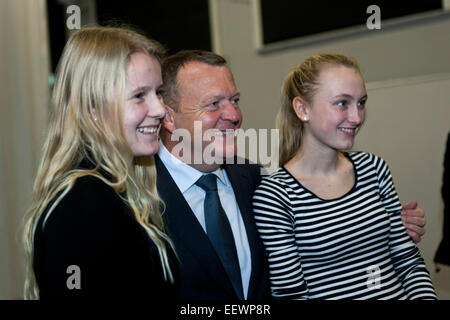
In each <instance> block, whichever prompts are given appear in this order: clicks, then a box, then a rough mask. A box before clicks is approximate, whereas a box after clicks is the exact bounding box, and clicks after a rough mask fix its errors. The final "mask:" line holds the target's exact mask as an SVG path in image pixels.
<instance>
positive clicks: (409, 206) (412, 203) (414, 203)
mask: <svg viewBox="0 0 450 320" xmlns="http://www.w3.org/2000/svg"><path fill="white" fill-rule="evenodd" d="M415 208H417V201H416V200H412V201H410V202H409V203H405V204H402V209H403V210H406V209H415Z"/></svg>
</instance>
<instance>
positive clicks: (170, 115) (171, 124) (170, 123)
mask: <svg viewBox="0 0 450 320" xmlns="http://www.w3.org/2000/svg"><path fill="white" fill-rule="evenodd" d="M166 108H167V112H166V116H165V117H164V118H163V120H162V125H163V127H164V129H166V130H167V132H169V133H170V134H172V133H173V131H174V130H175V129H176V126H175V119H174V113H175V111H174V110H173V109H172V108H171V107H169V106H167V105H166Z"/></svg>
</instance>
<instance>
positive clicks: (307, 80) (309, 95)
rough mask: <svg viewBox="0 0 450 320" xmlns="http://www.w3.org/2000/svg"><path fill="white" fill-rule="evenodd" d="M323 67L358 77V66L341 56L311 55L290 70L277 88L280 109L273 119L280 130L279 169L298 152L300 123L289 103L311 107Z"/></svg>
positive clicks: (300, 131)
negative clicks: (347, 70) (344, 69)
mask: <svg viewBox="0 0 450 320" xmlns="http://www.w3.org/2000/svg"><path fill="white" fill-rule="evenodd" d="M325 66H345V67H348V68H352V69H354V70H356V71H358V72H359V73H360V69H359V65H358V63H357V62H356V61H355V60H354V59H352V58H349V57H347V56H344V55H341V54H330V53H322V54H316V55H313V56H311V57H309V58H307V59H306V60H304V61H303V62H302V63H301V64H299V65H297V66H296V67H294V68H293V69H292V70H291V71H290V72H289V74H288V75H287V77H286V79H285V80H284V83H283V86H282V88H281V107H280V110H279V111H278V115H277V127H278V129H279V130H280V140H279V165H280V166H283V165H285V164H286V163H287V162H288V161H289V160H290V159H292V158H293V157H294V156H295V155H296V153H297V152H298V150H299V149H300V146H301V142H302V134H303V123H302V122H301V121H300V119H299V118H298V117H297V114H296V113H295V111H294V108H293V106H292V102H293V100H294V98H295V97H300V98H301V99H302V100H303V101H305V102H306V103H309V104H310V103H311V102H312V99H313V96H314V94H315V92H316V90H317V88H318V86H319V76H320V72H321V71H322V70H323V68H324V67H325Z"/></svg>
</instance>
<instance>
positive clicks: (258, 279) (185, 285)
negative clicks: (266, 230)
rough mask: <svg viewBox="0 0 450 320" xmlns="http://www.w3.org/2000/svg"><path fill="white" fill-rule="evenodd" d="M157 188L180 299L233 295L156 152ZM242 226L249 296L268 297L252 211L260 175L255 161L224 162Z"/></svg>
mask: <svg viewBox="0 0 450 320" xmlns="http://www.w3.org/2000/svg"><path fill="white" fill-rule="evenodd" d="M155 162H156V169H157V171H158V179H157V185H158V191H159V194H160V196H161V197H162V199H163V200H164V203H165V205H166V209H165V213H164V217H165V219H166V222H167V224H166V228H167V231H168V234H169V236H170V237H171V239H172V240H173V242H174V245H175V251H176V252H177V255H178V257H179V259H180V299H181V300H192V301H195V300H216V301H217V300H238V297H237V296H236V293H235V292H234V290H233V287H232V284H231V282H230V280H229V279H228V277H227V275H226V273H225V270H224V268H223V266H222V264H221V262H220V260H219V257H218V256H217V254H216V252H215V251H214V248H213V247H212V245H211V243H210V241H209V239H208V236H207V235H206V233H205V232H204V230H203V228H202V226H201V225H200V223H199V222H198V220H197V218H196V217H195V215H194V213H193V212H192V210H191V208H190V207H189V204H188V203H187V202H186V200H185V199H184V197H183V194H182V193H181V192H180V190H179V189H178V187H177V185H176V184H175V182H174V180H173V179H172V177H171V175H170V173H169V172H168V170H167V168H166V167H165V166H164V164H163V163H162V161H161V160H160V159H159V157H158V156H155ZM224 169H225V171H226V173H227V175H228V178H229V179H230V182H231V184H232V186H233V190H234V194H235V195H236V200H237V203H238V205H239V209H240V211H241V214H242V219H243V221H244V224H245V228H246V231H247V237H248V241H249V246H250V252H251V261H252V272H251V276H250V284H249V289H248V295H247V299H248V300H262V299H270V283H269V272H268V266H267V259H266V255H265V251H264V247H263V244H262V241H261V240H260V238H259V236H258V233H257V230H256V226H255V223H254V220H253V215H252V196H253V191H254V190H255V188H256V187H257V186H258V184H259V182H260V180H261V176H260V167H259V166H257V165H250V164H245V165H225V166H224Z"/></svg>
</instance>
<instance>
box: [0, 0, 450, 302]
mask: <svg viewBox="0 0 450 320" xmlns="http://www.w3.org/2000/svg"><path fill="white" fill-rule="evenodd" d="M209 6H210V17H211V19H210V23H211V28H212V39H211V40H212V43H213V49H214V50H215V51H216V52H218V53H220V54H223V55H224V56H225V57H226V58H227V59H228V60H229V62H230V65H231V68H232V71H233V73H234V75H235V80H236V83H237V86H238V88H239V90H240V91H241V92H242V98H241V108H242V112H243V116H244V123H243V128H244V129H249V128H255V129H272V128H274V127H275V115H276V112H277V110H278V107H279V96H280V94H279V92H280V86H281V83H282V81H283V79H284V77H285V76H286V74H287V73H288V71H289V70H290V69H291V68H292V67H293V66H295V65H296V64H298V63H300V62H301V61H302V60H303V59H305V58H307V57H308V56H310V55H311V54H314V53H318V52H338V53H343V54H347V55H350V56H352V57H354V58H356V59H357V60H358V61H359V63H360V65H361V69H362V72H363V75H364V77H365V79H366V82H367V89H368V95H369V100H368V117H367V121H366V125H365V127H364V128H363V130H362V131H361V133H360V134H359V136H358V137H357V140H356V141H357V143H356V145H355V149H356V150H364V151H368V152H373V153H376V154H378V155H380V156H381V157H383V158H384V159H385V160H386V161H387V162H388V164H389V166H390V169H391V171H392V174H393V176H394V181H395V184H396V188H397V191H398V193H399V195H400V198H401V200H402V202H407V201H409V200H412V199H417V200H418V201H419V204H420V207H421V208H423V209H424V210H425V212H426V217H427V221H428V223H427V233H426V235H425V237H424V239H423V240H422V242H421V243H420V245H419V248H420V249H421V252H422V255H423V257H424V258H425V261H426V264H427V266H428V269H429V271H430V273H431V276H432V279H433V282H434V284H435V286H436V289H437V292H438V295H439V298H441V299H450V267H443V270H442V271H441V272H440V273H438V274H437V273H435V271H434V267H433V262H432V260H433V257H434V253H435V251H436V248H437V246H438V244H439V241H440V240H441V237H442V215H443V210H442V209H443V202H442V199H441V196H440V187H441V183H442V172H443V167H442V162H443V156H444V147H445V139H446V137H447V133H448V131H449V130H450V59H449V57H450V36H449V35H450V18H449V15H445V14H444V15H435V16H434V17H429V18H424V19H418V20H411V21H409V22H406V23H399V24H393V25H392V24H389V23H384V22H383V20H382V24H381V27H382V29H381V30H373V31H369V30H364V31H362V32H353V33H352V32H351V33H349V34H346V35H342V34H339V35H336V36H335V37H331V38H330V37H328V38H327V39H323V38H311V39H309V40H308V41H306V42H305V41H301V42H300V43H294V44H293V43H284V44H280V45H279V46H276V47H271V48H269V49H270V50H268V49H267V50H264V49H262V48H261V47H260V46H259V40H258V39H259V37H260V29H259V23H258V19H257V17H258V14H257V13H258V7H257V1H256V0H209ZM324 10H326V8H324ZM381 13H382V8H381ZM361 14H363V15H366V13H365V12H362V13H361ZM0 21H1V27H0V46H1V47H0V107H1V116H0V142H1V145H0V168H1V171H0V299H20V298H22V295H23V292H22V288H23V279H24V268H23V266H24V259H23V252H22V249H21V243H20V241H19V239H20V226H21V221H22V217H23V215H24V212H25V210H26V208H27V206H28V205H29V203H30V199H31V191H32V184H33V181H34V176H35V173H36V168H37V165H38V161H39V157H40V149H41V147H42V141H43V137H44V134H45V128H46V126H47V120H48V103H49V93H50V90H49V86H48V79H49V69H50V63H49V49H48V36H47V20H46V10H45V1H44V0H1V1H0ZM318 21H319V20H318ZM318 23H319V22H318ZM298 24H299V26H300V27H301V14H300V13H299V21H298ZM192 37H195V34H193V35H192ZM261 49H262V50H261Z"/></svg>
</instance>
